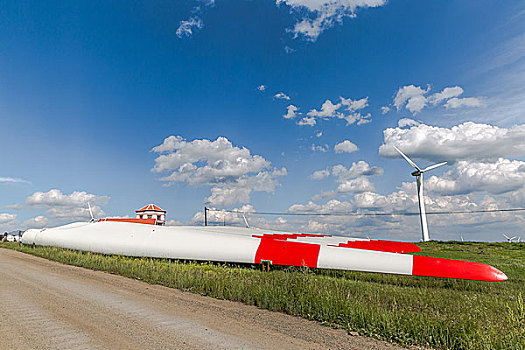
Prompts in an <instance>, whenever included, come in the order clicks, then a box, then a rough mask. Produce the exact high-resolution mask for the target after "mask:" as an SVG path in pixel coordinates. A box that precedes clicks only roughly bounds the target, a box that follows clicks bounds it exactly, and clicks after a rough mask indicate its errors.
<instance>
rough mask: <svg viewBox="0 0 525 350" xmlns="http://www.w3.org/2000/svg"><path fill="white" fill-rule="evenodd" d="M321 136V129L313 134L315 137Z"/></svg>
mask: <svg viewBox="0 0 525 350" xmlns="http://www.w3.org/2000/svg"><path fill="white" fill-rule="evenodd" d="M321 136H323V132H322V131H319V132H317V133H316V134H315V137H321Z"/></svg>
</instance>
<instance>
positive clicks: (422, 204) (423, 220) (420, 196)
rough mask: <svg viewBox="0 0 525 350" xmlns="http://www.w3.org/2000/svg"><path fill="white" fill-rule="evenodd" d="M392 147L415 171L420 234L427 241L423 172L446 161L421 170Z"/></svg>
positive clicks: (413, 174) (397, 149)
mask: <svg viewBox="0 0 525 350" xmlns="http://www.w3.org/2000/svg"><path fill="white" fill-rule="evenodd" d="M394 149H395V150H396V151H398V152H399V154H401V155H402V156H403V158H405V160H406V161H407V162H408V163H409V164H410V165H412V166H413V167H414V168H415V169H416V171H413V172H412V176H415V177H416V183H417V199H418V201H419V219H420V221H421V236H422V238H423V242H427V241H429V240H430V237H429V236H428V224H427V213H426V211H425V198H424V197H423V173H424V172H425V171H429V170H432V169H435V168H437V167H440V166H442V165H445V164H447V162H443V163H439V164H434V165H431V166H428V167H426V168H425V169H423V170H421V169H420V168H419V167H418V166H417V165H416V163H414V162H413V161H412V160H410V158H408V157H407V156H406V155H405V154H404V153H403V152H401V151H400V150H399V148H397V147H396V146H394Z"/></svg>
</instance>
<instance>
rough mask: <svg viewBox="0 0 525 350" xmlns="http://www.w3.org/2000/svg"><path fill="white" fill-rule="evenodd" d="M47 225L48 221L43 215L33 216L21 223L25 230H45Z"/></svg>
mask: <svg viewBox="0 0 525 350" xmlns="http://www.w3.org/2000/svg"><path fill="white" fill-rule="evenodd" d="M48 225H49V219H48V218H46V217H45V216H43V215H38V216H35V217H34V218H31V219H28V220H26V221H24V222H23V223H22V226H23V227H24V228H25V229H29V228H45V227H47V226H48Z"/></svg>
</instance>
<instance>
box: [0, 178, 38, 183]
mask: <svg viewBox="0 0 525 350" xmlns="http://www.w3.org/2000/svg"><path fill="white" fill-rule="evenodd" d="M0 183H25V184H30V183H31V182H29V181H27V180H24V179H20V178H18V177H1V176H0Z"/></svg>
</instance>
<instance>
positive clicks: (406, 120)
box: [397, 118, 421, 128]
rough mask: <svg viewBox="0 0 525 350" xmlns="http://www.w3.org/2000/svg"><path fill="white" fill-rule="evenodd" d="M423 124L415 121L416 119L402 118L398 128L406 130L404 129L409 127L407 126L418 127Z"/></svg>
mask: <svg viewBox="0 0 525 350" xmlns="http://www.w3.org/2000/svg"><path fill="white" fill-rule="evenodd" d="M419 124H421V123H420V122H418V121H416V120H414V119H410V118H402V119H399V121H398V122H397V126H398V127H400V128H404V127H407V126H409V127H410V126H416V125H419Z"/></svg>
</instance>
